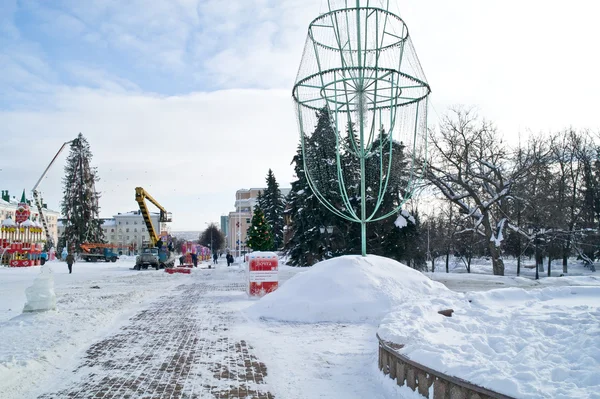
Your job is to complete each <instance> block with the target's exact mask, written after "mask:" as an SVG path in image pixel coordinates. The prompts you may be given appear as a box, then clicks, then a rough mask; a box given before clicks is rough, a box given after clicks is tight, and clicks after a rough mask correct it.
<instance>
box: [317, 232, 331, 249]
mask: <svg viewBox="0 0 600 399" xmlns="http://www.w3.org/2000/svg"><path fill="white" fill-rule="evenodd" d="M319 231H320V232H321V234H325V231H327V236H326V237H325V243H326V244H327V250H328V251H331V238H330V237H331V234H332V233H333V226H327V227H325V226H321V227H319Z"/></svg>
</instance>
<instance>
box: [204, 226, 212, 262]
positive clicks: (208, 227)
mask: <svg viewBox="0 0 600 399" xmlns="http://www.w3.org/2000/svg"><path fill="white" fill-rule="evenodd" d="M204 224H205V225H206V226H207V227H206V228H207V229H210V253H211V255H212V252H213V229H211V228H210V227H211V225H212V223H209V222H204Z"/></svg>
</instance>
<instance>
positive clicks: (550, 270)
mask: <svg viewBox="0 0 600 399" xmlns="http://www.w3.org/2000/svg"><path fill="white" fill-rule="evenodd" d="M551 273H552V257H551V256H550V255H548V277H550V276H551Z"/></svg>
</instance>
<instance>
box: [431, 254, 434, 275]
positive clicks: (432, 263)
mask: <svg viewBox="0 0 600 399" xmlns="http://www.w3.org/2000/svg"><path fill="white" fill-rule="evenodd" d="M431 273H435V257H433V256H432V257H431Z"/></svg>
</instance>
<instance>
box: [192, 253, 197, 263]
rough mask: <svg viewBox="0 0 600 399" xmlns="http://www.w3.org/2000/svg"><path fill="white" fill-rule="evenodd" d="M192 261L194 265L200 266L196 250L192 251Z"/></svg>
mask: <svg viewBox="0 0 600 399" xmlns="http://www.w3.org/2000/svg"><path fill="white" fill-rule="evenodd" d="M192 263H193V264H194V267H198V255H197V254H196V253H195V252H192Z"/></svg>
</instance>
